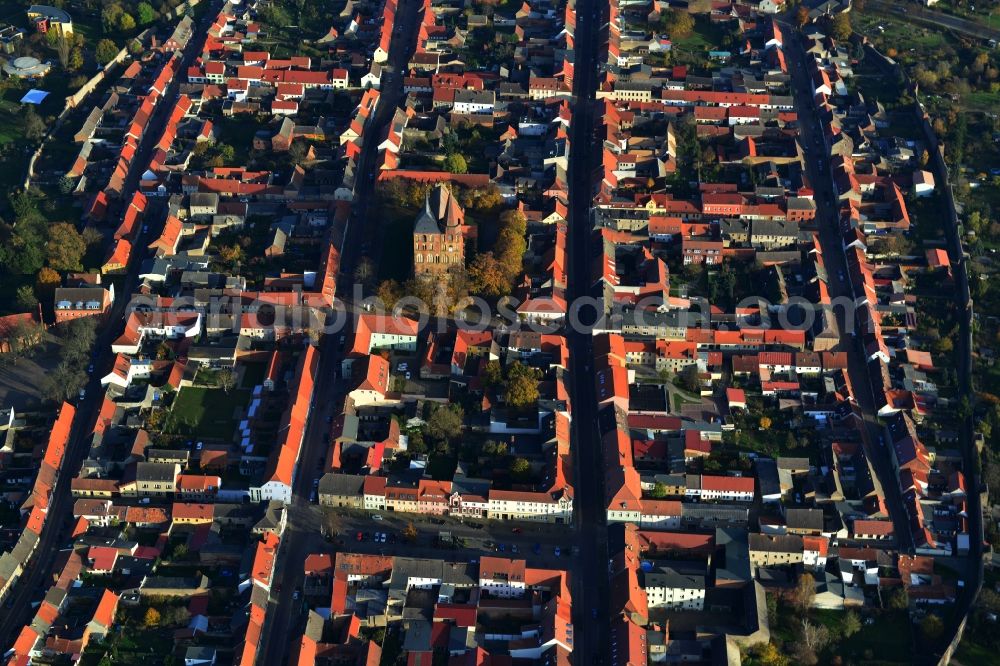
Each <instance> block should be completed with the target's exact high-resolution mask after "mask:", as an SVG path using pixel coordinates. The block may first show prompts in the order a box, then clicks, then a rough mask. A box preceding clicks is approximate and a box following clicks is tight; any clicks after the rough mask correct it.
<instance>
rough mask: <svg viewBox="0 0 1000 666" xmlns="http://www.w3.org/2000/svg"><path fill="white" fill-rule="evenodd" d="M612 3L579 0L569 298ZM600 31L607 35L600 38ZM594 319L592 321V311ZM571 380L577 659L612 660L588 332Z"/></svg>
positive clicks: (589, 184) (580, 285)
mask: <svg viewBox="0 0 1000 666" xmlns="http://www.w3.org/2000/svg"><path fill="white" fill-rule="evenodd" d="M606 9H607V6H606V5H605V4H603V3H602V2H600V0H580V1H579V2H577V4H576V14H577V19H576V35H575V36H576V40H575V46H576V51H575V56H576V67H575V73H576V76H575V81H574V86H575V89H574V91H573V92H574V103H573V123H572V125H571V126H570V150H571V154H572V159H571V160H570V167H569V193H570V200H569V249H570V252H569V271H568V274H569V275H568V279H569V289H568V291H569V295H570V298H569V300H570V302H571V303H572V302H573V300H574V299H576V298H579V297H581V296H585V295H586V294H587V293H588V291H589V289H590V286H591V285H590V266H591V262H590V257H591V253H592V250H591V247H590V238H591V233H590V232H591V217H590V208H591V203H592V199H593V190H592V188H593V176H594V169H595V167H596V166H597V165H596V164H595V162H594V159H595V156H598V155H600V149H599V146H597V145H596V134H595V129H596V128H595V121H596V119H595V115H594V107H595V104H596V102H595V95H596V88H597V64H598V63H597V61H598V57H599V55H600V54H601V53H602V51H603V49H602V47H601V44H602V39H606V36H607V32H606V29H605V20H606V19H605V18H604V17H605V16H606V14H607V11H606ZM602 36H603V37H602ZM591 318H592V319H593V318H595V315H592V316H591ZM566 336H567V340H568V342H569V348H570V377H571V378H572V396H573V424H572V431H571V432H572V446H573V449H572V451H573V467H574V473H575V475H576V484H575V492H576V498H575V499H576V502H575V507H574V514H573V515H574V518H575V521H576V526H577V539H578V543H579V548H580V554H579V557H578V558H577V562H576V570H575V571H574V572H573V576H574V578H573V580H574V590H573V615H574V617H573V625H574V627H575V629H576V632H575V634H576V641H575V644H574V646H573V652H574V661H575V662H576V663H579V664H595V665H600V664H608V663H611V649H610V648H611V640H610V631H609V618H608V612H609V611H608V609H609V608H610V607H611V601H610V594H609V587H610V586H609V581H608V567H607V562H608V530H607V513H606V511H605V508H606V507H605V506H604V462H603V460H602V452H601V441H600V438H599V436H598V432H597V427H596V416H597V398H596V395H595V393H594V381H593V375H592V374H591V371H590V368H591V367H592V365H591V364H592V363H593V344H592V342H593V341H592V336H591V334H590V332H589V331H579V330H567V331H566Z"/></svg>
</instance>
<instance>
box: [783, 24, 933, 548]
mask: <svg viewBox="0 0 1000 666" xmlns="http://www.w3.org/2000/svg"><path fill="white" fill-rule="evenodd" d="M781 27H782V29H783V30H784V31H785V34H786V35H793V36H797V35H798V33H797V31H795V30H794V28H792V27H791V26H790V25H788V24H782V26H781ZM790 41H793V42H794V44H786V45H785V57H786V59H787V62H788V65H789V70H790V72H791V75H792V86H793V89H794V96H795V107H796V110H797V111H798V117H799V134H800V137H801V141H802V147H803V151H804V154H805V162H806V171H807V173H808V175H809V179H810V182H811V184H812V187H813V192H814V196H815V198H816V209H817V210H816V220H815V225H816V230H817V233H818V234H819V240H820V245H821V247H822V249H823V262H824V264H825V265H826V270H827V275H829V276H830V279H829V280H828V281H827V288H828V289H829V292H830V297H831V299H833V300H835V301H836V300H837V299H853V298H854V294H853V291H852V289H851V284H850V271H848V269H847V257H846V255H845V253H844V244H843V241H842V236H841V233H840V220H839V210H838V206H837V204H836V201H837V200H838V195H837V192H836V191H835V189H834V184H833V176H832V173H831V171H830V155H829V150H828V148H827V145H826V140H825V139H824V137H823V128H822V125H821V123H820V121H819V116H818V115H817V110H816V104H815V99H814V95H813V87H812V85H811V79H810V77H809V74H808V71H807V69H806V63H807V62H808V61H807V60H806V59H807V58H808V57H810V56H807V55H806V53H805V51H804V50H803V49H802V43H801V41H799V40H798V39H797V38H793V39H792V40H790ZM841 274H843V275H844V276H845V279H844V280H841V279H839V276H840V275H841ZM835 313H836V316H837V330H838V331H839V334H840V344H839V347H838V349H839V351H844V352H847V359H848V375H849V376H850V379H851V385H852V386H853V387H854V393H855V395H854V398H855V401H856V403H857V406H858V410H859V411H858V415H859V416H860V417H861V419H862V420H863V422H864V428H862V429H861V435H862V440H863V444H864V449H865V454H866V455H867V456H868V459H869V460H870V461H871V463H872V466H873V467H874V469H875V474H876V476H877V478H878V481H879V484H880V485H881V486H882V492H883V494H884V497H885V500H886V504H887V506H888V509H889V517H890V518H891V519H892V522H893V528H894V530H895V534H896V542H897V545H898V547H899V549H900V551H901V552H904V553H912V552H913V534H912V533H911V531H910V525H909V519H908V516H907V513H906V511H905V509H904V508H903V500H902V495H901V493H900V490H899V480H898V477H897V476H896V471H895V469H894V467H893V464H892V459H891V456H890V453H889V448H888V446H887V445H886V444H884V443H883V441H882V435H883V433H884V429H883V427H882V425H881V424H880V423H879V421H878V419H877V418H876V416H875V414H876V409H875V404H876V403H875V396H874V392H873V387H872V380H871V374H870V373H869V371H868V364H867V361H866V357H865V355H864V351H863V349H862V343H861V338H860V337H859V336H855V335H853V332H854V327H853V326H848V323H850V322H848V321H847V320H846V315H845V312H844V308H836V309H835ZM851 316H852V319H853V312H852V313H851Z"/></svg>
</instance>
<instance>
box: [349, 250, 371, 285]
mask: <svg viewBox="0 0 1000 666" xmlns="http://www.w3.org/2000/svg"><path fill="white" fill-rule="evenodd" d="M354 279H355V280H357V281H358V282H360V283H361V284H363V285H364V286H365V287H370V286H371V284H372V282H374V280H375V264H373V263H372V260H371V259H369V258H368V257H362V258H361V261H359V262H358V265H357V267H356V268H355V269H354Z"/></svg>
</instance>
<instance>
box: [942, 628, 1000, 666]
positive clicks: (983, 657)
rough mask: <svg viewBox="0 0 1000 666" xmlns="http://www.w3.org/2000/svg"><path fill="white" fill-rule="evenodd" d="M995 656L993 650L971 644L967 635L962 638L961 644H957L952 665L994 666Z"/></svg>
mask: <svg viewBox="0 0 1000 666" xmlns="http://www.w3.org/2000/svg"><path fill="white" fill-rule="evenodd" d="M997 658H998V657H997V654H996V653H995V652H993V650H991V649H989V648H987V647H985V646H982V645H979V644H978V643H974V642H972V641H971V640H970V639H969V637H968V635H966V636H963V637H962V642H961V643H959V644H958V650H956V651H955V657H954V659H953V661H952V663H958V664H962V666H976V664H995V663H997Z"/></svg>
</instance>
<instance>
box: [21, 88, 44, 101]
mask: <svg viewBox="0 0 1000 666" xmlns="http://www.w3.org/2000/svg"><path fill="white" fill-rule="evenodd" d="M48 96H49V93H48V92H47V91H45V90H39V89H38V88H32V89H31V90H29V91H28V92H26V93H24V97H22V98H21V104H41V103H42V100H44V99H45V98H46V97H48Z"/></svg>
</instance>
